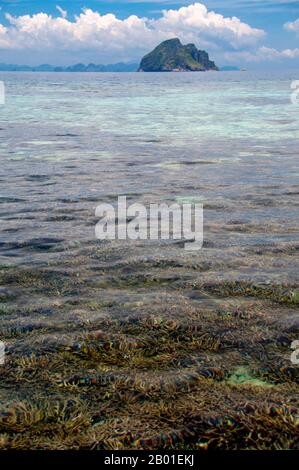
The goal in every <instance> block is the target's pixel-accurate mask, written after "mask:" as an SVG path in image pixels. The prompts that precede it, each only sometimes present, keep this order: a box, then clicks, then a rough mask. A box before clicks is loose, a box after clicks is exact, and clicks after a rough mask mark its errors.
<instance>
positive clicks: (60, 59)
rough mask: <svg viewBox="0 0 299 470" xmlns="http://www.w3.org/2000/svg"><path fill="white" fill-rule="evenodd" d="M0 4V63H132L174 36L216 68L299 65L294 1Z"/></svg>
mask: <svg viewBox="0 0 299 470" xmlns="http://www.w3.org/2000/svg"><path fill="white" fill-rule="evenodd" d="M202 4H203V5H204V6H205V7H206V9H205V7H203V5H202ZM0 6H1V10H0V62H9V63H29V64H37V63H41V62H42V63H44V62H48V63H55V64H58V65H59V64H70V63H74V62H78V61H80V62H81V61H82V62H95V63H108V62H110V63H112V62H117V61H127V62H132V61H134V62H135V61H136V62H138V60H139V59H140V58H141V56H142V55H143V54H144V53H145V52H147V51H148V50H150V49H151V48H152V47H153V46H154V45H156V44H157V43H158V42H160V40H163V39H166V38H168V37H173V36H177V37H180V39H181V40H182V42H195V44H196V45H197V46H198V47H201V48H203V49H206V50H207V51H208V52H209V53H210V55H211V57H212V58H213V59H215V60H216V62H217V63H219V64H220V65H223V64H237V65H241V66H246V67H247V68H261V67H274V68H275V67H281V64H284V65H285V66H287V67H289V68H294V67H295V68H299V1H298V0H297V1H288V2H287V1H280V0H277V1H274V0H264V1H261V0H251V1H250V0H247V1H243V0H227V1H221V0H202V1H201V2H198V3H196V2H195V1H175V0H169V1H168V0H164V1H163V0H162V1H159V0H157V1H153V0H152V1H140V0H118V1H116V2H114V1H107V0H104V1H102V0H83V1H82V0H72V1H70V0H55V1H53V0H47V1H45V0H42V1H40V0H0ZM57 7H58V8H57ZM183 7H187V9H186V8H183ZM163 10H164V11H165V10H166V13H163ZM41 13H45V14H46V15H41ZM111 14H113V15H114V17H112V16H111ZM80 15H81V16H80ZM107 15H108V16H107ZM132 15H134V16H132ZM78 16H79V19H78ZM233 17H236V19H235V20H232V18H233ZM297 20H298V21H297Z"/></svg>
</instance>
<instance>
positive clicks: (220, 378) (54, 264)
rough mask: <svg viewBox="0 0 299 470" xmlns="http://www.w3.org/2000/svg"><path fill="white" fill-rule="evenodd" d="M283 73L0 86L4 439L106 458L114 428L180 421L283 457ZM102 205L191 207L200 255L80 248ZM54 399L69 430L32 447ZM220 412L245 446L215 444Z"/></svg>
mask: <svg viewBox="0 0 299 470" xmlns="http://www.w3.org/2000/svg"><path fill="white" fill-rule="evenodd" d="M296 79H297V80H298V79H299V70H298V72H296V71H292V72H286V71H284V72H281V73H273V72H271V73H270V72H263V73H262V72H258V73H257V72H254V73H253V72H231V73H230V72H219V73H173V74H169V73H163V74H162V73H161V74H155V73H150V74H142V73H139V74H138V73H119V74H117V73H102V74H101V73H97V74H93V73H86V74H75V73H70V74H64V73H49V74H43V73H1V74H0V80H3V81H4V82H5V87H6V104H5V105H3V106H1V107H0V163H1V164H0V217H1V226H0V268H1V269H0V277H1V279H0V280H1V286H2V287H1V288H0V300H1V306H0V341H4V343H5V345H6V352H7V361H8V366H7V367H6V368H5V369H1V370H0V375H1V385H0V407H2V408H1V409H0V420H1V419H2V418H1V416H2V415H1V411H2V409H7V406H8V407H10V408H9V409H10V410H13V411H12V412H11V413H12V416H14V413H15V414H16V415H17V416H21V417H19V418H18V420H19V421H18V422H22V419H23V418H22V416H25V418H24V419H25V421H24V422H25V424H24V426H25V428H26V433H27V434H24V435H23V437H22V436H21V435H20V434H18V429H22V428H21V424H19V425H18V426H19V427H18V428H14V427H13V426H14V425H13V424H11V423H10V422H8V424H7V423H6V424H4V425H3V426H4V428H3V426H2V428H1V429H2V430H3V429H4V431H3V432H6V433H7V434H5V436H6V437H5V436H4V434H3V436H4V438H3V439H4V440H2V441H1V442H4V444H3V445H4V446H6V447H8V448H9V447H12V448H13V447H14V446H16V447H17V448H50V447H51V446H52V448H53V447H54V448H82V446H83V444H82V445H81V444H79V443H78V442H79V441H78V439H77V434H76V433H80V438H81V437H82V436H83V437H84V439H85V440H84V443H85V444H84V446H86V447H87V448H90V447H91V448H95V447H97V446H99V448H122V447H121V446H124V445H125V444H123V442H124V441H121V438H118V437H117V436H129V438H127V441H126V442H127V445H128V446H130V445H132V446H135V445H136V446H142V445H143V444H142V442H144V441H142V440H140V439H141V438H144V437H145V438H151V436H157V435H158V436H159V435H160V434H161V433H162V432H163V433H166V434H165V435H166V436H167V435H168V434H167V433H169V432H170V431H171V430H172V429H182V428H183V429H184V426H185V427H186V426H187V430H188V426H189V427H190V426H191V429H194V426H195V425H196V424H194V423H197V422H198V421H196V420H197V419H199V418H198V415H199V414H200V419H206V420H207V421H205V422H206V423H207V424H206V426H207V428H208V427H209V426H212V424H211V423H212V422H213V423H214V424H215V423H216V424H215V426H216V427H217V426H218V427H217V429H216V431H215V429H214V428H213V429H214V431H213V433H216V434H215V436H216V435H217V436H218V434H217V433H218V432H219V440H217V439H218V438H217V437H215V439H214V440H213V439H212V441H213V443H212V444H211V445H215V446H216V447H217V446H219V447H220V448H223V447H225V446H227V448H289V447H290V448H298V440H296V437H295V436H296V432H295V430H294V428H293V426H294V423H295V421H294V420H295V417H294V416H295V415H294V416H293V414H292V413H295V412H294V411H292V410H294V409H295V410H297V411H296V413H297V412H298V368H297V369H295V368H294V367H293V366H292V363H291V359H290V355H291V346H290V345H291V342H292V341H294V340H297V339H299V336H298V335H299V317H298V305H299V265H298V255H299V150H298V149H299V106H298V105H297V106H296V105H294V104H292V103H291V82H292V80H296ZM120 195H125V196H127V199H128V203H129V204H131V203H133V202H141V203H143V204H145V205H147V204H150V203H162V202H166V203H169V204H172V203H174V202H179V203H182V202H200V203H202V204H203V207H204V244H203V249H202V250H199V251H193V252H188V251H186V250H184V247H183V244H182V243H181V242H177V241H174V240H168V241H167V240H166V241H156V242H155V241H151V240H148V241H142V240H139V241H132V240H125V241H121V240H115V241H101V240H97V239H96V237H95V225H96V223H97V221H98V219H97V217H96V216H95V208H96V206H97V205H98V204H101V203H110V204H113V205H116V203H117V197H118V196H120ZM107 338H108V339H107ZM296 370H297V372H296ZM74 374H76V376H75V377H74ZM107 374H108V376H107ZM109 374H110V375H109ZM72 377H73V378H72ZM205 379H207V380H206V381H205ZM211 381H213V382H211ZM58 382H59V383H60V385H59V387H58V385H57V384H58ZM68 383H71V384H73V385H75V388H72V387H71V388H68V385H67V384H68ZM76 384H77V385H76ZM82 384H83V386H84V384H85V386H86V387H87V388H84V387H83V389H82V388H80V387H81V386H82ZM115 384H116V385H115ZM64 387H65V388H64ZM97 387H99V388H97ZM252 387H253V388H252ZM190 390H193V391H192V394H190ZM122 391H123V394H122ZM157 394H158V395H157ZM111 397H112V398H111ZM157 397H158V399H159V400H160V401H159V403H158V402H157ZM174 397H175V399H174ZM24 400H25V401H26V400H27V402H29V403H30V404H29V405H28V406H27V405H26V404H25V405H24ZM55 400H58V401H59V403H61V400H62V401H63V400H67V402H66V403H67V404H65V405H61V406H62V408H61V410H64V411H63V413H66V414H67V413H69V411H68V410H69V406H71V407H72V408H71V410H74V411H70V413H71V414H70V415H69V414H68V415H67V416H71V417H72V416H77V415H76V413H77V414H78V416H79V417H80V416H83V415H84V416H85V417H86V419H87V417H88V420H89V421H88V423H89V424H88V423H87V422H85V421H84V422H83V421H82V422H81V421H80V420H81V418H78V419H79V421H78V428H76V427H75V425H74V426H73V424H72V425H71V424H70V425H69V426H70V427H69V428H67V429H69V430H67V432H65V433H60V431H59V432H58V431H57V433H58V434H57V436H56V437H55V438H54V437H53V438H51V439H50V437H49V436H50V434H49V432H48V427H47V426H48V424H47V422H46V421H45V422H44V421H43V418H37V416H40V415H39V414H38V413H40V410H45V409H46V410H47V412H43V413H44V414H42V416H47V415H48V414H49V413H50V415H51V413H53V418H51V419H53V420H54V421H55V420H58V421H57V429H60V426H62V424H61V423H64V421H61V417H60V415H59V416H58V415H57V413H56V411H55V410H57V407H56V405H53V403H54V401H55ZM20 402H22V403H23V405H19V403H20ZM55 403H56V402H55ZM63 403H64V402H63ZM244 403H245V404H244ZM33 404H35V405H33ZM286 404H287V405H286ZM34 406H36V407H38V408H37V410H38V411H36V412H35V411H34V410H35V408H33V407H34ZM52 406H53V407H52ZM82 406H83V408H82ZM85 406H87V411H86V409H85V408H84V407H85ZM286 406H289V407H290V408H288V409H286V408H285V407H286ZM51 407H52V408H51ZM80 407H81V408H80ZM130 407H131V408H130ZM157 407H158V408H159V407H160V408H159V410H158V411H157ZM275 407H276V408H275ZM59 409H60V408H59ZM82 409H83V410H85V411H82ZM100 409H101V410H103V411H101V413H102V415H101V416H100V418H99V410H100ZM24 410H25V411H24ZM26 410H27V411H26ZM28 410H29V411H28ZM49 410H50V411H49ZM51 410H52V411H51ZM161 410H162V411H161ZM167 410H168V411H167ZM256 410H258V411H256ZM269 410H270V411H271V413H272V414H271V413H270V411H269ZM273 410H274V411H273ZM288 410H289V411H288ZM22 413H23V414H22ZM26 413H27V414H26ZM28 413H29V415H30V416H31V415H32V416H33V417H32V426H33V428H31V427H30V425H29V424H28V422H29V421H28V419H29V418H28ZM30 413H31V414H30ZM55 413H56V414H55ZM72 413H75V414H72ZM82 413H83V414H82ZM192 413H193V414H192ZM194 413H195V415H196V416H197V418H196V416H195V418H193V417H194ZM255 413H260V415H259V416H261V419H260V421H258V419H257V418H256V416H257V415H256V414H255ZM269 413H270V415H269ZM273 413H274V415H273ZM275 413H277V416H281V415H282V414H284V416H285V418H284V420H280V418H279V420H278V421H277V423H276V422H275V423H276V424H275V423H274V421H273V420H274V419H276V418H273V416H276V415H275ZM215 414H217V416H218V417H219V416H220V418H221V417H222V418H221V419H220V418H219V419H220V421H211V417H215ZM3 416H4V417H5V416H8V415H5V414H4V415H3ZM51 416H52V415H51ZM57 416H58V417H57ZM161 416H162V417H163V416H164V418H165V419H164V418H163V419H162V418H161ZM190 416H191V418H190ZM223 416H226V417H227V416H229V417H230V421H229V423H230V424H229V426H231V427H232V426H235V424H233V423H243V424H242V426H245V428H246V426H248V429H249V431H248V438H247V437H246V439H247V440H246V439H245V437H244V440H243V441H242V439H243V437H240V440H239V441H238V439H239V438H238V439H237V437H236V436H237V435H238V433H228V434H226V436H228V437H227V438H228V442H227V443H225V442H224V440H223V437H222V436H223V432H225V426H226V425H227V426H228V424H225V423H227V421H225V420H223ZM269 416H270V417H269ZM3 419H4V418H3ZM5 419H6V418H5ZM35 419H36V420H37V419H40V421H38V423H39V424H38V426H39V428H38V429H39V432H38V433H37V434H34V426H35V424H34V423H35V421H34V420H35ZM45 419H46V418H45ZM63 419H64V418H63ZM65 419H71V418H65ZM72 419H73V418H72ZM74 419H75V418H74ZM76 419H77V418H76ZM194 419H195V421H194ZM213 419H214V418H213ZM217 419H218V418H217ZM269 419H270V421H269ZM59 420H60V421H59ZM242 420H243V421H244V420H245V421H246V422H245V421H244V422H243V421H242ZM267 420H268V421H267ZM271 420H272V421H271ZM54 421H53V422H54ZM72 422H75V421H72ZM267 422H268V423H269V422H270V424H269V425H267V426H268V427H267V428H266V429H264V428H263V426H264V425H265V423H267ZM55 423H56V421H55ZM80 423H81V424H80ZM99 423H100V424H101V425H99ZM149 423H150V425H149ZM186 423H187V424H186ZM188 423H189V424H188ZM190 423H191V424H190ZM217 423H218V424H217ZM244 423H245V424H244ZM258 423H259V424H258ZM271 423H272V424H271ZM44 426H45V427H44ZM55 426H56V425H55ZM63 426H64V424H63ZM72 426H73V427H72ZM80 426H81V427H80ZM89 426H90V427H89ZM198 426H201V424H200V425H198ZM213 426H214V425H213ZM240 426H241V425H240ZM259 426H260V427H259ZM275 426H276V427H275ZM284 426H285V427H286V428H287V429H285V428H284ZM245 428H244V427H243V428H242V429H245ZM272 428H273V429H275V432H274V431H273V433H272V431H271V429H272ZM16 429H17V431H16ZM55 429H56V428H55ZM78 429H79V431H78ZM200 429H201V428H200ZM205 429H206V428H205ZM230 429H231V428H230ZM246 429H247V428H246ZM252 429H253V434H252V432H251V430H252ZM53 432H54V431H53ZM55 432H56V431H55ZM55 432H54V434H55ZM211 432H212V431H211ZM244 432H245V431H244ZM246 432H247V431H246ZM255 432H256V434H254V433H255ZM11 433H13V434H11ZM30 433H31V434H30ZM32 433H33V434H32ZM271 433H272V434H271ZM54 434H53V436H54ZM191 434H192V433H191ZM245 434H246V433H245ZM245 434H244V435H245ZM274 434H275V436H274ZM171 435H172V434H171ZM182 435H183V434H182V433H179V434H178V436H179V437H178V442H181V441H180V439H183V438H182ZM185 435H186V436H190V433H189V434H188V432H187V431H186V434H185ZM265 435H267V436H268V437H267V439H268V438H269V439H268V441H263V440H262V441H260V436H265ZM10 436H14V438H13V439H14V440H11V441H10V440H9V439H10ZM63 436H64V437H63ZM111 436H113V439H114V441H113V443H114V444H113V443H112V441H111ZM130 436H131V437H130ZM132 436H133V437H134V436H135V437H134V439H135V440H136V439H137V437H138V439H139V438H140V439H139V440H137V441H136V442H135V441H134V442H135V443H134V442H133V440H132V439H133V437H132ZM136 436H137V437H136ZM213 436H214V434H213ZM246 436H247V434H246ZM252 436H253V437H252ZM254 436H256V437H254ZM22 439H23V440H22ZM55 439H56V440H55ZM107 439H108V441H107ZM130 439H131V440H130ZM155 439H156V440H155ZM155 439H154V441H153V442H154V444H153V443H152V444H148V445H149V446H150V448H156V447H155V446H158V444H159V442H160V441H159V439H158V438H155ZM184 439H185V438H184ZM229 439H231V440H230V441H229ZM234 439H236V441H234ZM99 442H100V444H99ZM140 442H141V444H140ZM148 442H150V441H148ZM163 442H164V441H163ZM170 442H171V441H170ZM184 442H185V441H184ZM128 443H129V444H128ZM0 444H1V443H0ZM202 445H203V446H209V443H206V441H205V442H204V443H203V444H202ZM101 446H102V447H101ZM221 446H222V447H221Z"/></svg>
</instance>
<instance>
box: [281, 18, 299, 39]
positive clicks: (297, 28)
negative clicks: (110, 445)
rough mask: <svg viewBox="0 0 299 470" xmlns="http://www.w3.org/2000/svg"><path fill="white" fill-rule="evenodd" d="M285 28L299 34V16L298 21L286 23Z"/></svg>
mask: <svg viewBox="0 0 299 470" xmlns="http://www.w3.org/2000/svg"><path fill="white" fill-rule="evenodd" d="M284 29H286V30H287V31H291V32H294V33H296V34H297V35H298V36H299V18H298V20H296V21H288V22H287V23H285V24H284Z"/></svg>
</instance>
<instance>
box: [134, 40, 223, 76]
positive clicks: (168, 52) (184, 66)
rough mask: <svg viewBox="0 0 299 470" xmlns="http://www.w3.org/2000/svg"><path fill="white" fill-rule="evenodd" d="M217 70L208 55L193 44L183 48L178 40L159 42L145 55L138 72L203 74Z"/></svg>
mask: <svg viewBox="0 0 299 470" xmlns="http://www.w3.org/2000/svg"><path fill="white" fill-rule="evenodd" d="M207 70H219V69H218V67H217V66H216V65H215V63H214V62H212V61H211V60H210V59H209V54H208V53H207V52H205V51H201V50H199V49H197V48H196V46H195V45H194V44H187V45H186V46H183V44H182V43H181V41H180V40H179V39H178V38H174V39H168V40H166V41H163V42H161V44H159V45H158V46H157V47H156V48H155V49H154V50H153V51H152V52H150V53H149V54H147V55H145V56H144V57H143V58H142V60H141V62H140V66H139V69H138V72H205V71H207Z"/></svg>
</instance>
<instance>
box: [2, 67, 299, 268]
mask: <svg viewBox="0 0 299 470" xmlns="http://www.w3.org/2000/svg"><path fill="white" fill-rule="evenodd" d="M298 74H299V72H298ZM298 76H299V75H298ZM298 76H297V75H296V73H295V72H294V71H293V72H283V73H280V74H276V75H275V74H273V73H271V74H270V73H250V72H233V73H198V74H191V73H180V74H168V73H164V74H137V73H132V74H110V73H109V74H108V73H106V74H58V73H56V74H39V73H6V74H5V73H3V74H2V75H1V76H0V79H2V80H4V82H5V85H6V105H5V106H2V107H1V109H0V128H1V131H0V159H1V196H0V202H1V206H0V207H1V217H2V225H1V240H2V243H1V255H2V261H3V263H7V262H8V261H9V262H10V263H15V262H17V263H18V262H30V263H31V262H41V261H42V262H43V261H45V260H48V258H49V257H50V256H52V255H53V253H55V252H56V249H57V250H58V251H59V252H60V253H61V251H63V250H64V249H65V247H68V246H69V244H72V243H79V244H81V245H82V246H84V244H86V243H88V242H94V241H95V240H94V225H95V223H96V220H95V217H94V209H95V207H96V205H97V204H99V203H101V202H107V201H109V202H113V201H116V197H117V196H118V195H120V194H125V195H127V196H128V198H129V200H130V201H131V202H132V201H134V202H136V201H139V202H140V201H141V202H144V203H149V202H160V201H168V202H174V201H178V202H184V201H193V200H194V201H198V200H200V201H202V202H203V203H204V208H205V240H206V243H207V245H209V244H210V246H213V247H214V248H215V249H218V250H219V253H218V252H217V256H219V257H223V256H225V251H224V250H225V249H226V254H227V252H228V250H234V253H235V254H237V253H239V252H240V251H239V250H240V249H248V247H254V246H255V247H256V246H260V245H264V244H265V245H270V246H273V244H274V245H277V244H281V243H295V242H296V240H297V241H298V212H299V211H298V193H299V169H298V140H299V108H298V106H295V105H293V104H292V103H291V100H290V94H291V89H290V85H291V81H292V80H294V79H296V78H298ZM61 214H63V217H62V215H61ZM234 226H237V227H234ZM49 238H50V239H51V240H54V241H53V245H52V244H51V250H50V251H48V250H47V249H45V250H44V252H42V253H41V250H35V248H34V246H35V244H34V243H32V240H33V241H34V240H43V239H49ZM71 246H72V245H71ZM178 253H179V252H178ZM180 253H181V252H180ZM198 256H199V255H198ZM285 269H286V276H287V277H289V276H291V275H292V273H293V275H295V274H294V273H295V271H296V270H295V268H294V267H293V266H292V265H291V264H289V265H288V267H286V268H285Z"/></svg>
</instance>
